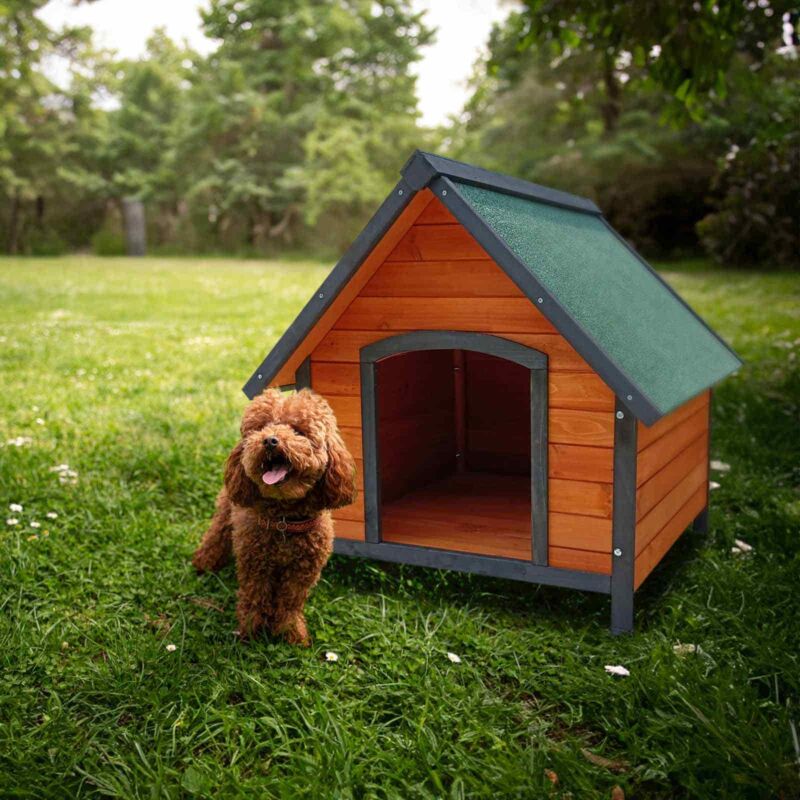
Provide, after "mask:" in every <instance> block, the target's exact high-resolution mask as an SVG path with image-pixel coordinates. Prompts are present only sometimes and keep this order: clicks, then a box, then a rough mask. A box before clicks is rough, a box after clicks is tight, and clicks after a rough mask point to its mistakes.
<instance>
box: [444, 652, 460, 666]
mask: <svg viewBox="0 0 800 800" xmlns="http://www.w3.org/2000/svg"><path fill="white" fill-rule="evenodd" d="M447 659H448V661H452V662H453V663H454V664H460V663H461V656H457V655H456V654H455V653H448V654H447Z"/></svg>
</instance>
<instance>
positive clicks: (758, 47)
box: [517, 0, 797, 133]
mask: <svg viewBox="0 0 800 800" xmlns="http://www.w3.org/2000/svg"><path fill="white" fill-rule="evenodd" d="M792 14H794V16H795V17H796V16H797V9H796V4H795V3H794V2H791V0H758V2H756V0H752V1H751V0H642V2H636V3H626V2H617V0H524V11H523V12H522V13H521V14H520V15H519V23H520V24H519V29H518V36H517V41H518V44H519V46H520V47H521V48H522V49H525V48H528V47H530V46H532V45H533V44H534V43H536V44H537V45H540V46H541V45H543V44H546V45H547V46H549V48H550V49H551V50H552V51H553V52H554V54H558V55H559V56H560V57H561V58H569V57H570V56H572V54H574V53H585V52H590V53H594V54H595V56H596V58H597V59H598V61H599V64H600V66H601V74H602V80H603V84H604V87H605V104H604V108H603V122H604V125H605V130H606V131H607V132H609V133H610V132H612V131H613V130H614V129H615V127H616V125H617V122H618V120H619V114H620V108H621V95H622V83H621V81H620V74H619V73H620V71H621V70H620V65H621V64H622V65H623V68H624V67H626V66H628V65H633V66H635V67H637V68H640V69H642V70H644V71H645V75H646V77H647V79H648V80H649V81H651V82H652V83H653V84H654V85H655V86H657V87H658V88H660V89H663V90H665V91H666V92H667V93H668V94H669V96H670V98H671V102H670V103H669V104H668V106H667V107H666V112H667V114H668V115H669V116H671V117H672V118H673V119H674V118H680V117H681V116H682V115H688V116H689V117H691V118H693V119H698V118H699V117H700V116H701V115H702V112H703V109H704V105H705V102H706V100H708V99H709V97H713V96H717V97H722V96H724V94H725V92H726V88H727V87H726V74H727V71H728V67H729V66H730V64H731V61H732V59H733V58H734V56H735V55H736V54H746V56H747V57H748V59H749V60H750V62H751V63H753V64H755V65H758V64H761V63H762V62H763V60H764V58H765V57H766V56H767V55H768V53H769V52H770V45H771V44H772V43H774V42H777V41H780V37H781V33H782V27H783V24H784V19H785V17H786V16H787V15H788V16H789V18H791V15H792Z"/></svg>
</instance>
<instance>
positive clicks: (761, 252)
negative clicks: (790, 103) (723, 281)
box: [697, 132, 800, 269]
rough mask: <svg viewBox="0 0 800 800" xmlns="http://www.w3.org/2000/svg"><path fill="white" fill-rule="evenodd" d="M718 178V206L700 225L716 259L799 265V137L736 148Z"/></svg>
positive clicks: (735, 263) (733, 262) (736, 263)
mask: <svg viewBox="0 0 800 800" xmlns="http://www.w3.org/2000/svg"><path fill="white" fill-rule="evenodd" d="M726 159H727V165H726V167H725V168H724V169H722V170H721V171H720V174H719V176H718V177H717V179H716V181H715V189H716V190H717V192H718V196H719V200H718V202H717V203H716V207H717V210H716V211H714V212H713V213H711V214H709V215H708V216H707V217H705V219H703V220H701V221H700V222H699V223H698V224H697V232H698V234H699V236H700V240H701V241H702V243H703V246H704V247H705V248H706V250H707V251H708V253H709V254H710V255H711V256H713V257H714V258H715V259H716V260H717V261H719V262H720V263H723V264H729V265H733V266H752V265H756V264H760V265H763V266H765V267H776V266H778V267H784V268H790V269H800V226H798V224H797V220H796V219H795V215H796V214H797V209H798V208H800V180H798V174H800V137H799V136H798V134H797V133H796V132H795V133H792V134H790V135H787V136H784V137H783V138H782V139H780V140H772V141H766V142H758V141H756V142H751V144H750V145H748V146H747V147H746V148H743V149H741V150H739V149H738V148H735V147H734V148H732V149H731V151H730V152H729V154H728V156H727V157H726Z"/></svg>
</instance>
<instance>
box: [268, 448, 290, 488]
mask: <svg viewBox="0 0 800 800" xmlns="http://www.w3.org/2000/svg"><path fill="white" fill-rule="evenodd" d="M263 470H264V472H263V474H262V475H261V480H262V481H264V483H266V484H267V486H277V485H278V484H279V483H283V482H284V481H285V480H286V479H287V478H288V477H289V473H290V472H291V464H289V462H288V461H287V460H286V459H285V458H284V457H283V456H282V455H280V454H279V453H276V454H275V455H274V456H272V458H270V459H269V460H268V461H267V462H265V463H264V465H263Z"/></svg>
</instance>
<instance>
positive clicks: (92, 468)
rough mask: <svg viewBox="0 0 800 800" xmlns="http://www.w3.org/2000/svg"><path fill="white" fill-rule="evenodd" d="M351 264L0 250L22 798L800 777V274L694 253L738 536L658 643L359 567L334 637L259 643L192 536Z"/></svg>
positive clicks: (643, 619) (456, 791)
mask: <svg viewBox="0 0 800 800" xmlns="http://www.w3.org/2000/svg"><path fill="white" fill-rule="evenodd" d="M324 274H325V269H324V267H323V266H322V265H320V264H316V263H302V262H301V263H291V264H286V263H279V262H267V263H265V262H252V261H248V262H237V261H224V260H196V261H192V260H186V259H175V260H154V259H149V260H141V261H128V260H124V259H94V258H91V259H89V258H87V259H84V258H79V257H75V258H61V259H53V260H0V297H2V303H1V304H0V375H1V376H2V383H1V385H2V387H3V389H2V392H1V393H0V443H3V444H4V446H3V447H2V448H0V501H1V502H2V517H0V603H2V613H0V796H2V797H3V798H50V797H53V798H56V797H57V798H61V797H84V796H87V797H88V796H104V797H122V798H161V797H164V798H173V797H213V798H233V797H242V798H245V797H277V798H302V797H313V798H319V797H325V798H327V797H333V798H367V797H397V798H426V797H435V798H442V797H452V798H460V797H525V798H531V797H533V798H536V797H547V798H549V797H561V798H567V797H571V798H608V797H610V796H611V790H612V788H613V787H614V786H615V785H619V786H621V787H622V788H623V789H624V790H625V792H626V796H627V797H629V798H630V797H636V798H689V797H692V798H694V797H699V798H771V797H780V798H787V800H788V798H791V797H797V796H798V795H800V777H799V776H800V764H798V762H797V756H796V754H795V750H794V747H793V743H792V733H791V722H792V720H793V721H794V724H796V725H800V708H798V704H800V666H799V665H798V654H799V653H800V625H798V619H800V593H799V592H798V591H797V586H798V583H800V557H798V530H800V495H799V494H798V485H800V466H799V465H800V435H798V418H799V417H800V371H798V361H800V356H798V354H800V318H799V315H798V307H799V306H800V304H799V303H798V300H799V299H800V280H799V279H798V276H791V275H786V274H784V275H778V274H754V273H736V272H730V273H723V272H720V271H715V270H713V269H711V268H709V267H708V266H707V265H698V264H696V263H695V264H693V265H692V266H691V268H690V269H687V270H684V271H681V270H680V269H679V268H678V267H676V265H674V264H672V265H669V266H668V268H667V272H666V273H665V274H666V275H667V278H668V279H669V280H670V281H671V282H672V283H673V284H674V285H675V286H676V288H677V289H678V290H679V291H680V292H682V293H683V294H684V296H686V297H687V298H688V300H689V301H690V302H691V303H692V304H693V305H694V306H695V307H696V308H697V309H698V310H699V311H700V312H701V313H702V314H703V315H705V316H706V318H707V319H709V321H710V322H711V323H712V324H713V325H714V326H715V327H716V328H717V329H718V330H719V331H720V332H721V333H722V334H723V335H724V336H726V337H727V338H728V339H729V340H730V341H731V342H732V343H733V345H734V346H735V347H736V348H737V349H738V351H739V352H740V353H741V354H742V355H743V356H744V358H745V359H746V361H747V364H746V366H745V367H744V368H743V369H742V370H741V372H740V374H739V375H737V376H736V377H734V378H731V379H729V380H728V381H726V382H725V383H724V384H723V385H722V386H721V387H720V388H719V390H718V391H717V392H716V394H715V401H714V412H715V419H714V445H713V450H714V456H715V457H716V458H719V459H722V460H724V461H726V462H728V463H730V464H731V470H730V472H729V473H727V474H720V475H718V476H717V480H719V482H720V483H721V484H722V486H721V488H720V489H719V490H718V491H716V492H715V493H714V504H713V510H712V513H711V533H710V535H709V536H708V537H702V538H701V537H698V536H695V535H691V534H687V535H686V536H685V537H684V538H683V539H682V540H681V542H680V543H679V544H678V545H677V546H676V547H675V548H674V550H673V552H672V553H671V554H670V555H669V556H668V558H667V559H666V561H665V562H664V564H663V565H662V566H661V567H660V568H659V569H658V571H657V572H656V573H655V574H654V575H653V576H652V577H651V578H650V579H649V580H648V582H647V583H646V585H645V587H644V588H643V590H642V591H641V593H640V594H638V595H637V628H638V633H637V634H636V635H635V636H632V637H623V638H611V637H610V636H609V635H608V634H607V633H606V625H607V620H608V600H607V598H604V597H600V596H593V595H584V594H581V593H579V592H571V591H567V590H557V589H547V588H538V587H534V586H526V585H522V584H515V583H512V582H505V581H500V580H493V579H489V578H480V577H474V576H472V577H471V576H464V575H458V574H448V573H440V572H435V571H425V570H419V569H412V568H390V567H383V566H381V565H379V564H375V563H369V562H363V561H355V560H347V559H341V558H334V559H333V560H332V562H331V565H330V566H329V568H328V569H327V571H326V573H325V576H324V579H323V581H322V583H321V584H320V586H319V587H318V589H317V590H316V592H315V593H314V595H313V596H312V599H311V602H310V605H309V609H308V612H309V613H308V616H309V622H310V626H311V630H312V632H313V634H314V637H315V643H314V646H313V647H312V648H311V649H309V650H307V651H305V650H298V649H293V648H290V647H287V646H285V645H282V644H278V643H273V642H270V641H267V640H261V641H256V642H253V643H250V644H247V645H243V644H241V643H239V642H238V641H236V639H235V638H234V636H233V630H234V628H235V620H234V616H233V607H234V592H235V580H234V575H233V572H232V570H230V569H227V570H226V571H224V572H223V573H221V574H220V575H219V576H203V577H198V576H196V575H195V574H194V573H193V571H192V570H191V569H190V566H189V557H190V555H191V553H192V550H193V548H194V546H195V544H196V542H197V540H198V538H199V536H200V534H201V533H202V531H203V529H204V526H205V524H206V523H207V520H208V518H209V515H210V513H211V510H212V502H213V498H214V495H215V492H216V490H217V488H218V485H219V481H220V474H221V466H222V463H223V459H224V457H225V455H226V453H227V451H228V449H229V448H230V446H231V445H232V444H233V442H234V441H235V438H236V427H237V418H238V416H239V414H240V412H241V410H242V407H243V405H244V397H243V396H242V395H241V393H240V386H241V384H242V383H243V381H244V379H245V378H246V377H247V376H248V375H249V374H250V371H251V369H252V368H253V367H254V366H255V364H256V363H257V362H258V361H259V359H260V358H261V357H262V355H263V353H264V352H265V351H266V349H267V348H268V347H269V346H270V345H271V344H272V343H273V342H274V341H275V339H276V338H277V336H278V335H279V334H280V332H281V331H282V330H283V329H284V328H285V327H286V326H287V325H288V324H289V323H290V322H291V320H292V319H293V317H294V315H295V313H296V312H297V310H298V309H299V307H300V306H301V304H302V303H303V302H304V301H305V300H306V299H307V297H308V296H309V295H310V293H311V291H312V290H313V289H314V288H315V287H316V285H317V284H318V283H319V282H320V280H321V279H322V277H323V275H324ZM16 437H29V440H28V439H22V440H21V441H23V442H26V443H24V444H22V445H21V446H19V447H18V446H15V445H13V444H5V443H6V442H7V441H8V440H11V439H14V438H16ZM61 464H68V465H69V468H70V469H71V470H73V471H74V472H76V473H77V482H73V481H72V480H71V478H70V476H69V474H65V476H64V479H63V480H64V482H61V480H60V479H59V473H58V472H54V471H52V467H54V466H57V465H61ZM10 503H19V504H22V505H23V507H24V508H23V511H22V512H12V511H10V510H9V509H8V506H9V504H10ZM47 512H55V513H57V514H58V517H57V518H56V519H50V518H48V517H47V516H46V513H47ZM6 517H9V518H17V519H18V520H19V522H18V524H17V525H7V524H5V518H6ZM32 522H39V523H40V524H41V527H39V528H33V527H31V523H32ZM735 538H743V539H745V540H747V541H748V542H749V543H750V544H752V545H753V547H754V552H753V553H752V554H750V555H749V556H745V557H734V556H733V555H732V554H731V546H732V544H733V541H734V539H735ZM678 642H684V643H693V644H697V645H699V646H700V647H701V648H702V653H701V654H698V655H695V656H686V657H680V656H678V655H676V654H675V652H674V651H673V645H675V644H676V643H678ZM168 644H174V645H175V649H174V650H171V649H170V650H168V649H167V645H168ZM327 650H333V651H335V652H336V653H338V655H339V661H338V662H335V663H328V662H326V661H325V660H324V653H325V651H327ZM448 651H451V652H454V653H457V654H458V655H459V656H460V657H461V659H462V662H461V663H460V664H453V663H451V662H450V661H449V660H448V659H447V657H446V653H447V652H448ZM606 664H623V665H625V666H627V667H628V668H629V669H630V671H631V675H630V677H629V678H623V679H615V678H613V677H611V676H609V675H606V674H605V672H604V670H603V667H604V665H606ZM587 754H588V755H589V756H590V757H587ZM594 756H600V757H601V759H597V758H595V757H594ZM602 759H607V761H603V760H602ZM546 770H552V771H554V772H555V773H557V775H558V784H557V786H555V787H554V786H553V785H552V783H551V782H550V780H549V779H548V777H547V775H546Z"/></svg>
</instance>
